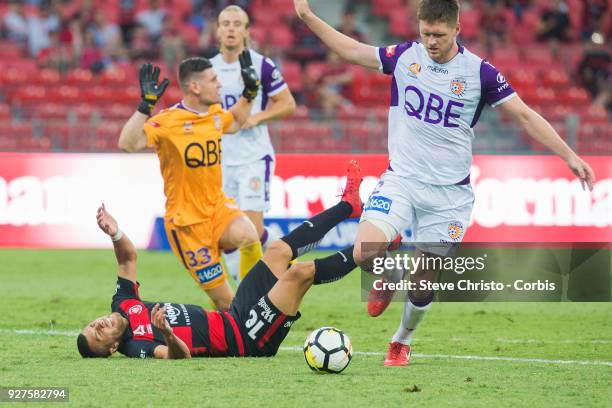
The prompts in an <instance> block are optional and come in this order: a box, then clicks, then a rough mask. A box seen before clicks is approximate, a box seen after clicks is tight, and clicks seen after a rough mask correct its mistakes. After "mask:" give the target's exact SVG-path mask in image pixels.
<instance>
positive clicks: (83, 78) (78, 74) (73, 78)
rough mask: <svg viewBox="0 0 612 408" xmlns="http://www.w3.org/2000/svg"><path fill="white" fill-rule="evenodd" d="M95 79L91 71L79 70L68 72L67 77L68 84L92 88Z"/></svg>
mask: <svg viewBox="0 0 612 408" xmlns="http://www.w3.org/2000/svg"><path fill="white" fill-rule="evenodd" d="M93 79H94V77H93V74H92V73H91V71H90V70H88V69H79V68H77V69H74V70H72V71H70V72H68V75H66V84H67V85H77V86H80V85H87V86H91V83H92V81H93Z"/></svg>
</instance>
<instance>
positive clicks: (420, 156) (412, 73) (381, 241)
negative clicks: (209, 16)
mask: <svg viewBox="0 0 612 408" xmlns="http://www.w3.org/2000/svg"><path fill="white" fill-rule="evenodd" d="M294 5H295V9H296V12H297V15H298V16H299V17H300V18H301V19H302V20H303V21H304V22H305V23H306V24H307V25H308V27H310V29H311V30H312V31H313V32H314V33H315V34H316V35H317V36H318V37H319V38H320V39H321V40H322V41H323V42H324V43H325V44H326V45H327V46H328V47H329V48H330V49H331V50H332V51H334V52H335V53H337V54H338V55H339V56H340V57H341V58H343V59H344V60H346V61H348V62H351V63H354V64H358V65H361V66H364V67H366V68H370V69H378V70H381V71H382V72H383V73H384V74H387V75H391V76H392V81H391V92H390V93H391V95H390V96H391V97H390V108H389V140H388V151H389V163H390V166H389V169H388V170H387V171H386V172H385V173H384V174H383V175H382V177H381V181H380V183H379V185H378V186H377V187H376V188H375V190H374V192H372V195H371V196H370V199H369V200H368V202H367V203H366V205H365V208H364V211H363V215H362V217H361V222H360V224H359V228H358V231H357V237H356V239H355V246H354V253H353V255H354V260H355V262H356V263H357V264H358V265H359V266H361V267H362V268H363V269H364V270H371V268H372V262H373V260H374V259H375V258H380V257H384V256H385V251H386V250H387V248H388V245H389V242H391V241H392V240H393V239H394V238H395V237H396V236H397V234H398V232H399V231H401V230H402V229H403V228H404V227H406V226H411V228H412V232H413V240H414V241H415V242H416V244H415V245H416V247H417V248H418V251H417V254H416V256H418V257H421V256H426V257H436V256H444V255H447V254H449V253H450V251H451V250H452V245H453V244H454V245H457V244H458V243H460V242H461V240H462V239H463V237H464V235H465V231H466V228H467V225H468V224H469V220H470V215H471V212H472V208H473V204H474V194H473V192H472V188H471V185H470V168H471V162H472V139H473V137H474V131H473V127H474V126H475V124H476V122H477V121H478V119H479V117H480V113H481V112H482V109H483V107H484V105H485V104H488V105H490V106H492V107H497V108H499V110H501V111H502V112H503V113H505V114H507V115H508V116H509V117H511V118H512V119H513V120H514V121H515V122H516V123H518V124H519V125H520V126H521V127H522V128H523V130H525V132H526V133H527V134H528V135H529V136H531V137H532V138H534V139H535V140H537V141H538V142H540V143H542V144H543V145H545V146H546V147H548V148H549V149H550V150H551V151H552V152H554V153H555V154H557V155H558V156H559V157H561V158H562V159H563V160H564V161H565V162H566V163H567V165H568V167H569V168H570V170H571V171H572V172H573V173H574V174H575V175H576V176H578V177H579V178H580V180H581V182H582V185H583V187H584V186H585V185H586V186H588V188H589V189H590V190H592V187H593V182H594V180H595V175H594V173H593V170H592V169H591V167H590V166H589V165H588V164H587V163H586V162H584V161H583V160H582V159H581V158H579V157H578V156H577V154H576V153H575V152H574V151H573V150H572V149H571V148H570V147H569V146H568V145H567V144H566V143H565V142H564V141H563V140H562V139H561V137H560V136H559V135H558V133H557V132H556V131H555V130H554V129H553V128H552V126H551V125H550V124H549V123H548V122H547V121H546V120H545V119H544V118H542V117H541V116H540V115H539V114H538V113H536V112H535V111H533V110H532V109H531V108H529V107H528V106H527V105H526V104H525V103H524V102H523V101H522V100H521V98H519V97H518V95H517V94H516V92H515V91H514V90H513V89H512V87H511V85H510V84H509V83H508V82H507V81H506V79H505V77H504V76H503V74H502V73H500V72H499V71H498V70H497V69H496V68H495V67H494V66H493V65H491V64H490V63H488V62H487V61H485V60H483V59H482V58H480V57H478V56H476V55H474V54H473V53H471V52H470V51H469V50H467V49H466V48H465V47H463V46H461V45H460V44H458V43H457V35H458V34H459V31H460V25H459V3H458V1H457V0H421V2H420V3H419V7H418V19H419V33H420V37H421V41H420V42H417V41H406V42H404V43H401V44H398V45H392V46H389V47H382V48H378V47H373V46H370V45H367V44H363V43H360V42H358V41H356V40H354V39H352V38H350V37H347V36H345V35H343V34H341V33H339V32H338V31H336V30H335V29H334V28H332V27H331V26H330V25H328V24H327V23H325V22H324V21H323V20H321V19H320V18H319V17H317V16H316V15H315V14H314V13H313V12H312V10H311V9H310V7H309V4H308V0H294ZM426 243H433V244H437V247H438V248H434V246H433V245H426ZM440 243H442V244H451V246H445V245H440ZM364 244H365V245H364ZM389 272H390V273H389V274H388V276H387V279H390V280H398V279H401V277H402V276H403V275H402V272H403V271H400V270H396V271H389ZM437 275H438V271H436V270H434V269H432V270H424V269H422V268H420V269H418V270H417V271H416V273H415V274H414V275H412V276H411V280H413V281H414V282H418V281H421V280H427V281H432V280H435V279H436V277H437ZM370 295H371V296H370V301H369V302H368V312H369V313H370V315H372V316H378V315H380V314H381V313H382V312H383V311H384V309H385V308H386V307H387V306H388V304H389V302H390V300H391V297H392V295H393V292H391V291H376V290H373V291H372V292H371V293H370ZM433 297H434V294H433V292H432V291H428V290H423V291H411V292H409V293H408V298H407V299H406V303H405V307H404V313H403V317H402V322H401V324H400V327H399V328H398V330H397V332H396V333H395V335H394V336H393V339H392V341H391V343H390V344H389V349H388V355H387V359H386V360H385V363H384V364H385V365H406V364H408V362H409V357H410V343H411V340H412V334H413V332H414V330H415V329H416V327H417V325H418V324H419V322H420V321H421V320H422V318H423V315H424V314H425V312H426V311H427V310H428V309H429V307H430V303H431V301H432V300H433Z"/></svg>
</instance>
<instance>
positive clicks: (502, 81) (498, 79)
mask: <svg viewBox="0 0 612 408" xmlns="http://www.w3.org/2000/svg"><path fill="white" fill-rule="evenodd" d="M497 82H498V83H500V84H503V83H504V82H506V77H505V76H503V75H502V74H501V72H498V73H497Z"/></svg>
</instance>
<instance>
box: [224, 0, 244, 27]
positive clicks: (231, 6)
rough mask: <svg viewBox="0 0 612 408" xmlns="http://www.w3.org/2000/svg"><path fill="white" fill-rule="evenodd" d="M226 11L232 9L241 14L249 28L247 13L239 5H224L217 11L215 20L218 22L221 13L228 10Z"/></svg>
mask: <svg viewBox="0 0 612 408" xmlns="http://www.w3.org/2000/svg"><path fill="white" fill-rule="evenodd" d="M228 11H233V12H236V13H238V14H242V16H243V17H244V19H245V27H246V28H249V24H250V23H251V21H250V19H249V15H248V14H247V12H246V11H244V9H243V8H242V7H240V6H237V5H235V4H230V5H229V6H227V7H225V8H224V9H223V10H221V12H220V13H219V16H218V17H217V22H219V23H220V21H219V20H220V19H221V14H223V13H225V12H228Z"/></svg>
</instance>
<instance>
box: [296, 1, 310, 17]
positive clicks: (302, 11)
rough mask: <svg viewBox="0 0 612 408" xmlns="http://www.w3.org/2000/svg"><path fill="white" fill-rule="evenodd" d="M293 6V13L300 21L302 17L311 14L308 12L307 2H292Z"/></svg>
mask: <svg viewBox="0 0 612 408" xmlns="http://www.w3.org/2000/svg"><path fill="white" fill-rule="evenodd" d="M293 6H294V7H295V12H296V13H297V15H298V17H299V18H301V19H302V20H303V19H304V17H306V15H308V14H309V13H311V12H312V11H311V10H310V5H309V4H308V0H293Z"/></svg>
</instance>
